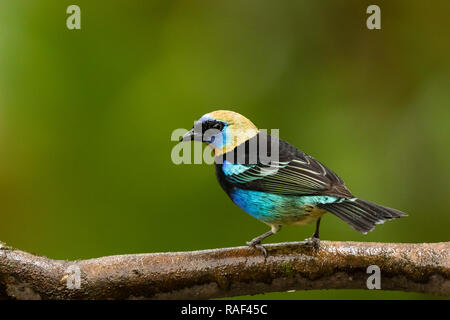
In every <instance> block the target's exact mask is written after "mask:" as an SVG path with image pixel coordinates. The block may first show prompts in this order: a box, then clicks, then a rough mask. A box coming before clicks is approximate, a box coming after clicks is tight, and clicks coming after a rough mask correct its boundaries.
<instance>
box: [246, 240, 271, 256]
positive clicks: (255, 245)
mask: <svg viewBox="0 0 450 320" xmlns="http://www.w3.org/2000/svg"><path fill="white" fill-rule="evenodd" d="M247 245H248V246H249V247H252V248H255V249H258V250H259V251H260V252H261V253H262V254H263V255H264V258H266V257H267V249H266V248H264V246H263V245H262V244H261V242H253V241H247Z"/></svg>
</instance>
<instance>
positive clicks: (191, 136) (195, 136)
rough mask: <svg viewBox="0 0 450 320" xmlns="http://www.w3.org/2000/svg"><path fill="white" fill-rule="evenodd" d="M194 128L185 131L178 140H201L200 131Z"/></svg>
mask: <svg viewBox="0 0 450 320" xmlns="http://www.w3.org/2000/svg"><path fill="white" fill-rule="evenodd" d="M194 129H195V128H192V129H191V130H189V131H188V132H186V133H185V134H184V135H183V136H182V137H181V138H180V142H183V141H192V140H194V141H203V139H202V138H203V135H202V134H201V132H198V131H197V130H194Z"/></svg>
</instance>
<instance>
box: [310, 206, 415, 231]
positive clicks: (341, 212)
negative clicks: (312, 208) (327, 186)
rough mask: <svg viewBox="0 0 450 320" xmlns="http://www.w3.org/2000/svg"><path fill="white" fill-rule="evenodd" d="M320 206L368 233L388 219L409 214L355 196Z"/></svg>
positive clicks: (358, 229) (357, 229)
mask: <svg viewBox="0 0 450 320" xmlns="http://www.w3.org/2000/svg"><path fill="white" fill-rule="evenodd" d="M318 207H320V208H322V209H325V210H327V211H329V212H331V213H332V214H334V215H335V216H337V217H338V218H341V219H342V220H344V221H345V222H347V223H348V224H349V225H350V226H352V227H353V228H354V229H355V230H356V231H359V232H361V233H364V234H366V233H367V232H369V231H372V230H373V229H374V228H375V225H376V224H380V223H384V222H385V221H386V220H391V219H393V218H400V217H405V216H407V214H406V213H403V212H401V211H399V210H396V209H392V208H388V207H383V206H380V205H378V204H375V203H372V202H369V201H366V200H362V199H358V198H353V199H345V200H343V201H342V202H335V203H326V204H320V205H318Z"/></svg>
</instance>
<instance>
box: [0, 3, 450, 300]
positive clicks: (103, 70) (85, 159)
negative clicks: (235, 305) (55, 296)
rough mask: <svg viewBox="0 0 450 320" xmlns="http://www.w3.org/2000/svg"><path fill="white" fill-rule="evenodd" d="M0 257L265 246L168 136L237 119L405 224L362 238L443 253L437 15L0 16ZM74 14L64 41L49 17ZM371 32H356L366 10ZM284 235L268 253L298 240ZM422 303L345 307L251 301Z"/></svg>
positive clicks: (186, 8) (123, 9)
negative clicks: (183, 160) (234, 115)
mask: <svg viewBox="0 0 450 320" xmlns="http://www.w3.org/2000/svg"><path fill="white" fill-rule="evenodd" d="M0 3H1V4H0V240H2V241H4V242H6V243H7V244H9V245H12V246H14V247H17V248H20V249H23V250H27V251H30V252H33V253H36V254H39V255H45V256H49V257H52V258H56V259H82V258H90V257H98V256H104V255H114V254H122V253H139V252H160V251H180V250H198V249H207V248H217V247H224V246H238V245H243V244H244V243H245V241H247V240H249V239H251V238H252V237H254V236H256V235H258V234H260V233H262V232H265V231H267V230H266V229H267V226H265V225H264V224H262V223H260V222H258V221H256V220H255V219H254V218H252V217H250V216H249V215H247V214H245V213H244V212H243V211H241V210H240V209H239V208H238V207H237V206H235V205H234V204H233V203H232V202H231V201H230V200H229V199H228V198H227V197H226V195H225V194H224V193H223V191H222V190H221V189H220V187H219V185H218V184H217V182H216V180H215V176H214V168H213V166H208V165H206V164H204V165H175V164H173V163H172V162H171V157H170V155H171V150H172V148H173V147H174V146H175V144H176V143H175V142H172V141H171V140H170V136H171V133H172V131H173V130H174V129H176V128H190V127H192V123H193V120H195V119H197V118H199V117H200V116H201V115H202V114H204V113H206V112H209V111H212V110H215V109H223V108H226V109H231V110H234V111H237V112H240V113H242V114H244V115H246V116H247V117H248V118H250V119H252V120H253V122H254V123H255V124H256V125H257V126H258V127H260V128H268V129H271V128H279V129H280V136H281V137H283V138H284V139H285V140H287V141H289V142H291V143H293V144H294V145H296V146H298V147H299V148H301V149H302V150H304V151H305V152H307V153H309V154H311V155H312V156H314V157H316V158H317V159H319V160H321V161H322V162H324V163H325V164H326V165H328V166H329V167H330V168H332V169H333V170H334V171H336V172H337V173H338V174H339V175H340V176H341V177H343V178H344V180H345V181H346V183H347V186H348V187H349V188H350V190H352V191H353V192H354V193H355V194H356V195H358V196H360V197H363V198H366V199H369V200H372V201H374V202H378V203H380V204H384V205H388V206H391V207H395V208H398V209H401V210H403V211H405V212H407V213H409V214H410V216H409V217H408V218H405V219H401V220H396V221H394V222H390V223H386V224H385V225H382V226H379V227H378V228H377V229H376V230H375V231H373V232H371V233H370V234H368V235H366V236H364V235H361V234H358V233H357V232H355V231H354V230H353V229H351V228H350V227H348V226H347V225H346V224H345V223H344V222H342V221H340V220H338V219H337V218H335V217H334V216H332V215H327V216H326V217H325V220H324V221H323V224H322V226H321V235H322V237H323V239H330V240H353V241H380V242H382V241H384V242H436V241H449V240H450V239H449V228H450V221H449V209H450V197H449V195H448V191H449V184H450V183H449V181H450V161H449V156H450V150H449V145H450V126H449V123H450V122H449V120H450V72H449V71H450V70H449V67H450V40H449V39H450V37H449V36H450V19H449V18H448V13H449V12H450V2H448V1H432V2H424V1H376V2H373V1H361V0H354V1H334V0H329V1H323V0H322V1H312V0H311V1H261V0H252V1H250V0H245V1H236V0H232V1H230V0H227V1H210V0H189V1H188V0H186V1H81V0H79V1H61V0H58V1H56V0H55V1H25V0H22V1H5V0H2V1H0ZM74 3H76V4H78V5H79V6H80V7H81V19H82V21H81V25H82V29H81V30H78V31H77V30H75V31H70V30H68V29H67V28H66V18H67V17H68V15H67V14H66V8H67V6H68V5H69V4H74ZM374 3H376V4H378V5H379V6H380V7H381V19H382V21H381V23H382V30H378V31H377V30H374V31H370V30H368V29H367V28H366V26H365V20H366V18H367V17H368V15H367V14H366V8H367V6H368V5H370V4H374ZM313 228H314V226H313V225H311V226H308V227H303V228H300V227H286V228H284V229H283V230H282V232H281V233H279V234H277V235H275V236H273V238H270V241H272V242H281V241H294V240H302V239H304V238H306V237H309V236H310V235H311V234H312V232H313ZM261 297H262V298H267V299H272V298H284V299H310V298H325V299H329V298H330V299H333V298H354V299H366V298H368V299H370V298H381V299H384V298H386V299H388V298H398V299H410V298H434V297H433V296H427V295H422V294H415V293H401V292H385V291H381V292H380V291H378V292H374V291H369V290H365V291H364V290H345V291H336V290H330V291H306V292H295V293H272V294H266V295H259V296H254V297H253V298H261Z"/></svg>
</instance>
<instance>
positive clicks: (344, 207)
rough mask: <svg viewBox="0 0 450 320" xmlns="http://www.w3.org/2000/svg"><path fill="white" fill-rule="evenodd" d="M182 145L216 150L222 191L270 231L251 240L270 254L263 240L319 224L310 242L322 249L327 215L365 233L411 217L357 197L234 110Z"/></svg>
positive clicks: (211, 116) (212, 116)
mask: <svg viewBox="0 0 450 320" xmlns="http://www.w3.org/2000/svg"><path fill="white" fill-rule="evenodd" d="M180 141H181V142H184V141H200V142H203V143H206V144H207V145H208V146H210V147H211V148H212V150H213V153H214V166H215V171H216V177H217V180H218V182H219V184H220V186H221V187H222V189H223V190H224V191H225V193H226V194H227V195H228V197H229V198H230V199H231V200H232V201H233V202H234V203H235V204H236V205H237V206H239V207H240V208H241V209H242V210H244V211H245V212H247V213H248V214H250V215H251V216H253V217H254V218H256V219H258V220H260V221H261V222H263V223H265V224H266V225H268V226H269V227H270V230H269V231H268V232H265V233H264V234H261V235H260V236H257V237H255V238H253V239H252V240H250V241H248V242H246V244H247V245H248V246H250V247H253V248H256V249H258V250H260V251H261V252H262V253H263V254H264V256H267V250H266V248H264V246H263V245H262V244H261V242H262V240H264V239H266V238H267V237H269V236H271V235H273V234H275V233H277V232H278V231H280V229H281V227H282V226H286V225H300V226H302V225H307V224H309V223H312V222H314V221H315V222H316V228H315V232H314V233H313V235H312V237H310V238H308V239H306V244H310V245H313V246H314V247H315V248H319V247H320V237H319V226H320V221H321V218H322V216H323V215H324V214H325V213H327V212H329V213H331V214H333V215H335V216H337V217H338V218H340V219H342V220H343V221H345V222H346V223H347V224H348V225H350V227H352V228H353V229H355V230H356V231H358V232H360V233H363V234H366V233H368V232H369V231H372V230H373V229H374V228H375V225H377V224H381V223H384V222H385V221H387V220H391V219H394V218H400V217H404V216H407V214H406V213H404V212H402V211H400V210H397V209H393V208H389V207H385V206H381V205H378V204H375V203H372V202H369V201H367V200H363V199H360V198H358V197H355V196H354V195H353V194H352V193H351V192H350V191H349V189H348V188H347V187H346V186H345V183H344V181H343V180H342V179H341V178H340V177H339V176H338V175H337V174H336V173H334V172H333V171H332V170H330V169H329V168H328V167H327V166H325V165H324V164H323V163H321V162H319V161H318V160H316V159H314V158H313V157H312V156H310V155H308V154H306V153H304V152H303V151H301V150H300V149H298V148H296V147H294V146H293V145H291V144H290V143H288V142H286V141H284V140H282V139H281V138H279V137H276V136H273V135H270V134H268V133H267V132H266V131H265V130H259V129H258V128H257V127H256V126H255V125H254V124H253V123H252V122H251V121H250V120H249V119H247V118H246V117H244V116H243V115H241V114H239V113H237V112H234V111H229V110H216V111H213V112H209V113H207V114H205V115H203V116H202V117H200V119H199V120H197V121H195V122H194V126H193V128H192V129H191V130H189V131H187V132H186V133H185V134H184V135H183V136H182V137H181V138H180ZM263 151H265V152H263ZM268 159H269V160H268Z"/></svg>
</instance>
